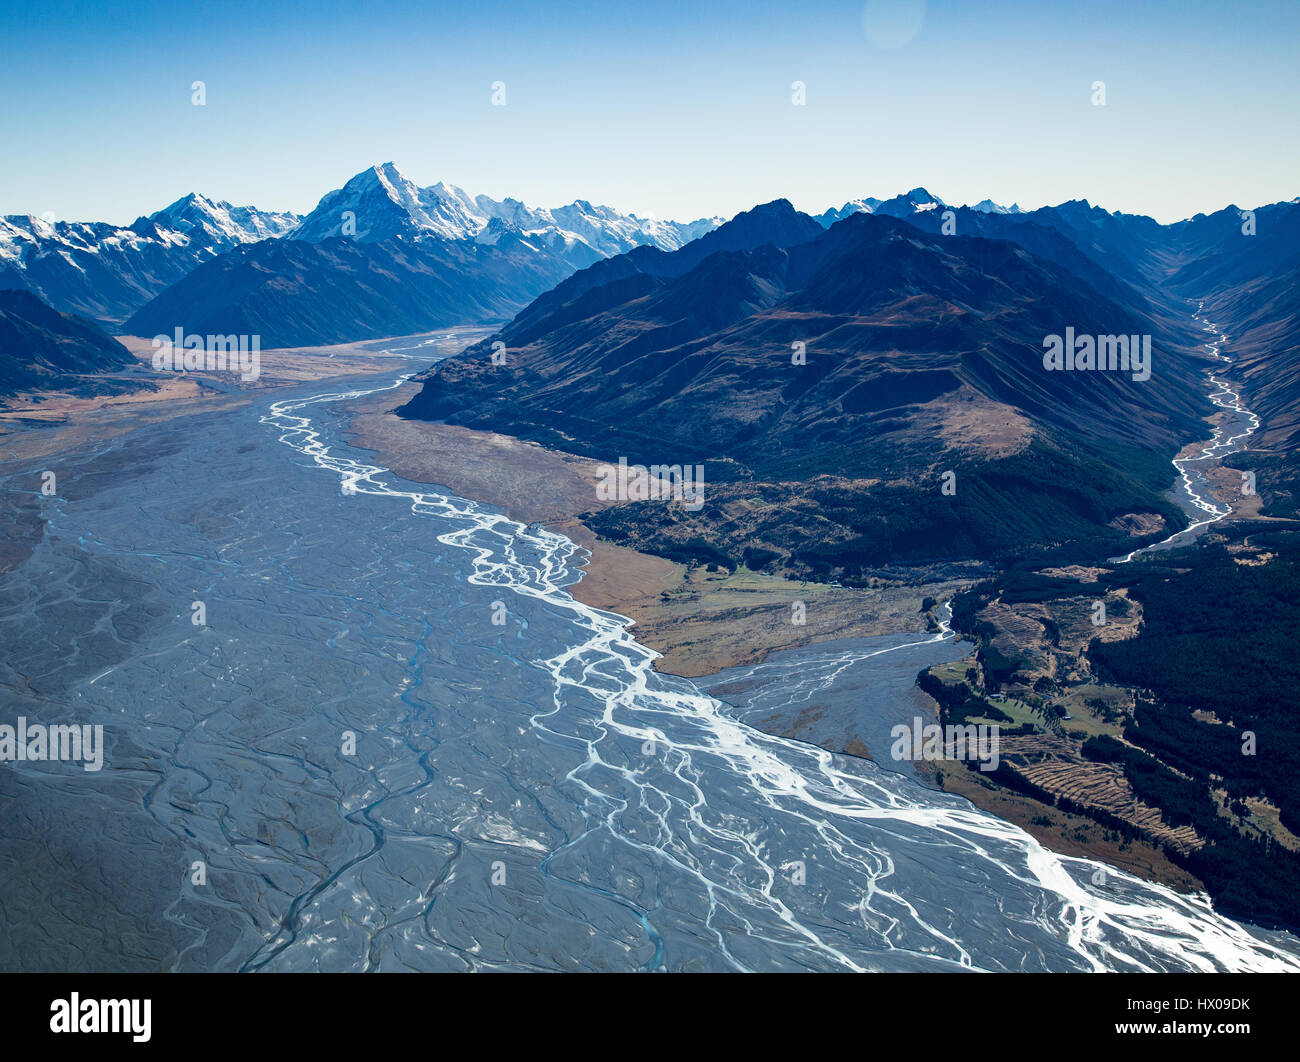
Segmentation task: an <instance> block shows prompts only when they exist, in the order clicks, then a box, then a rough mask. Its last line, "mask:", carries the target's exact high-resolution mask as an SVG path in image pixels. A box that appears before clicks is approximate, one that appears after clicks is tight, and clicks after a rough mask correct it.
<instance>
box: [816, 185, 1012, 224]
mask: <svg viewBox="0 0 1300 1062" xmlns="http://www.w3.org/2000/svg"><path fill="white" fill-rule="evenodd" d="M948 207H949V204H947V203H945V202H944V201H943V200H942V199H940V198H939V197H938V196H937V195H933V194H931V193H930V192H927V191H926V190H925V189H924V188H913V189H912V190H911V191H910V192H906V193H904V194H903V195H896V196H894V198H893V199H871V198H868V199H853V200H850V201H849V202H847V203H845V204H844V205H843V206H842V207H840V208H839V209H838V210H836V209H835V208H834V207H832V208H831V209H830V210H827V211H826V212H825V213H822V214H818V215H817V220H818V221H820V222H821V223H822V225H823V226H824V227H825V228H830V227H831V226H832V225H834V224H835V223H836V222H837V221H843V220H844V219H845V218H847V217H848V216H849V215H851V214H887V215H889V216H890V217H894V218H903V219H905V220H914V219H915V218H916V217H917V215H919V214H928V213H931V212H936V213H937V214H942V213H943V211H944V210H946V209H948ZM964 209H967V210H974V211H976V212H977V213H980V214H1020V213H1023V211H1021V209H1020V207H1019V206H1017V205H1016V204H1015V203H1012V204H1011V206H1009V207H1006V206H1002V205H1000V204H998V203H995V202H993V200H992V199H985V200H984V201H983V202H980V203H977V204H975V206H972V207H966V208H964Z"/></svg>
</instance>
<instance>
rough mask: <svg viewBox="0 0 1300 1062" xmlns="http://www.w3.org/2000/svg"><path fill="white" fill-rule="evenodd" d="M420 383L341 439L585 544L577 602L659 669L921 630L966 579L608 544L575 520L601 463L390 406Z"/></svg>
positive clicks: (375, 407) (362, 415)
mask: <svg viewBox="0 0 1300 1062" xmlns="http://www.w3.org/2000/svg"><path fill="white" fill-rule="evenodd" d="M417 390H418V385H416V384H405V385H403V386H402V387H401V388H398V389H397V390H396V391H387V392H384V393H383V394H380V395H374V396H371V397H369V398H366V399H361V400H359V401H355V402H353V403H351V405H350V407H349V408H350V410H351V412H352V414H353V416H352V419H351V421H350V423H349V425H348V440H349V442H350V443H351V444H352V445H353V446H356V447H358V448H360V449H363V450H368V451H370V452H372V453H374V454H375V455H376V461H377V463H379V464H382V465H384V466H385V467H387V468H391V469H392V470H393V471H394V472H395V473H397V474H398V475H399V476H402V477H403V478H404V479H408V480H411V481H412V482H415V483H427V484H436V485H439V486H443V487H446V488H448V489H449V490H451V491H452V492H454V493H455V494H457V495H459V496H460V497H464V498H470V499H473V500H475V501H479V502H483V503H485V504H488V505H493V506H496V507H498V508H501V509H503V510H504V511H505V512H506V513H508V514H509V515H510V516H511V517H512V518H513V519H516V520H519V521H522V522H525V523H541V524H545V525H546V526H548V527H551V528H553V529H554V530H556V531H559V532H560V533H562V534H564V535H566V536H567V537H569V538H571V539H572V540H573V541H575V542H577V543H578V544H579V545H581V546H583V547H584V548H585V549H587V550H588V552H589V553H590V559H589V560H588V562H587V564H586V568H585V572H584V575H583V578H582V580H581V581H580V582H578V583H577V584H576V585H575V586H573V587H571V588H570V592H571V593H572V594H573V596H574V597H575V598H576V599H577V600H579V601H581V602H582V603H583V604H586V605H591V606H593V607H595V608H602V609H606V610H608V611H611V612H617V613H619V614H620V615H623V616H627V617H628V618H629V619H630V620H632V622H633V624H634V625H635V631H636V638H637V641H639V642H640V643H641V644H642V645H645V646H648V647H649V648H651V649H653V650H654V651H655V652H656V653H659V654H661V655H660V657H659V659H658V660H656V662H655V667H656V669H657V670H659V671H664V672H669V673H672V674H676V675H682V676H684V677H686V678H699V677H702V676H705V675H712V674H716V673H717V672H719V671H722V670H724V669H726V668H733V667H740V666H744V665H747V664H753V663H757V662H758V661H760V660H762V659H764V658H765V657H766V656H767V655H768V654H770V653H772V652H776V651H779V650H785V649H796V648H800V647H803V646H807V645H813V644H817V643H819V642H824V641H828V640H831V639H839V638H865V637H873V636H877V635H882V634H896V633H909V632H920V631H924V630H925V629H926V628H927V620H926V617H925V616H924V615H923V614H922V610H921V605H922V603H923V601H924V600H925V598H927V597H932V598H935V599H938V600H942V599H944V598H946V597H948V596H950V595H951V594H952V593H953V592H955V591H956V590H957V589H959V588H960V587H962V586H965V585H967V581H965V580H954V579H945V580H938V581H935V582H931V583H926V584H924V585H919V586H882V587H879V588H872V589H849V588H847V587H837V586H832V585H830V584H826V583H813V582H801V581H794V580H789V579H782V578H777V577H769V576H766V575H762V574H759V573H756V572H751V571H748V570H747V569H744V568H741V569H739V570H737V571H735V572H727V571H725V570H718V571H709V570H708V569H707V568H706V567H704V566H698V567H694V568H688V567H687V566H686V565H684V564H679V563H676V562H674V561H670V560H667V559H665V558H663V557H657V556H653V555H651V554H648V553H641V552H638V551H636V550H633V549H629V548H627V547H624V546H620V545H617V544H614V543H611V542H607V541H605V540H603V539H600V538H598V537H597V536H596V535H595V534H594V533H593V532H592V531H591V530H590V528H588V527H587V526H586V524H585V523H584V522H583V520H582V518H581V517H582V514H584V513H590V512H594V511H597V510H600V509H603V508H606V507H608V506H609V505H610V504H611V503H610V502H606V501H602V500H601V499H599V498H598V497H597V495H596V484H597V481H598V469H599V468H600V464H601V463H600V462H598V461H596V460H594V459H591V458H587V457H580V456H577V455H574V454H567V453H562V452H560V451H556V450H550V449H547V448H545V447H542V446H540V445H538V444H537V443H533V442H526V441H523V440H520V439H515V438H511V437H509V436H504V435H497V434H495V433H492V432H482V431H473V430H471V429H468V428H463V427H459V426H456V425H449V424H439V423H433V422H427V421H413V420H405V419H403V418H401V417H397V416H395V415H394V414H392V413H391V412H390V410H392V409H394V408H396V407H397V406H399V405H401V404H402V403H403V402H405V401H406V400H408V399H409V397H410V396H411V395H413V394H414V393H415V392H416V391H417ZM837 751H842V750H837Z"/></svg>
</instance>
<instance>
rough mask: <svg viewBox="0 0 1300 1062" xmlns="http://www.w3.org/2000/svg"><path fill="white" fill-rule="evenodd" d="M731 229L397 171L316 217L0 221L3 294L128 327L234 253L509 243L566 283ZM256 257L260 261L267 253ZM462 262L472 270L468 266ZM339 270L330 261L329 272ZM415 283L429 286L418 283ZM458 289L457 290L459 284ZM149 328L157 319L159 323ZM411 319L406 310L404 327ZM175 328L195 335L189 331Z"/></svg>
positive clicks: (275, 257)
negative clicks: (260, 248)
mask: <svg viewBox="0 0 1300 1062" xmlns="http://www.w3.org/2000/svg"><path fill="white" fill-rule="evenodd" d="M347 215H350V216H351V218H352V221H351V222H349V221H348V217H347ZM721 221H722V219H721V218H702V219H700V220H698V221H693V222H689V223H685V224H679V223H677V222H672V221H658V220H654V219H646V218H638V217H637V216H635V215H633V214H624V213H621V212H620V211H617V210H614V209H613V208H611V207H605V206H593V205H592V204H590V203H588V202H586V201H585V200H578V201H576V202H574V203H571V204H569V205H568V206H564V207H559V208H556V209H555V210H535V209H532V208H529V207H527V206H526V205H525V204H523V203H521V202H519V201H518V200H514V199H506V200H502V201H500V202H498V201H496V200H493V199H491V198H489V197H487V196H482V195H480V196H470V195H469V194H468V193H466V192H464V191H462V190H461V189H459V188H456V187H455V186H453V185H449V184H445V183H439V184H436V185H432V186H430V187H428V188H418V187H416V185H415V184H413V183H412V182H411V181H410V180H408V179H407V178H406V177H405V176H403V175H402V173H401V172H400V171H399V170H398V169H397V167H396V166H394V165H393V164H392V163H391V162H390V163H385V164H383V165H380V166H372V167H370V168H369V169H366V170H363V171H362V172H361V173H359V174H357V175H356V176H355V177H353V178H352V179H351V180H349V181H348V182H347V183H346V184H345V185H344V186H343V187H342V188H340V189H337V190H335V191H332V192H329V193H327V194H326V195H325V196H324V197H322V199H321V201H320V203H319V204H318V205H317V207H316V209H315V210H313V211H312V212H311V213H310V214H308V215H306V216H305V217H300V216H298V215H296V214H292V213H273V212H266V211H261V210H258V209H256V208H254V207H235V206H231V205H230V204H229V203H224V202H214V201H212V200H210V199H207V198H205V197H203V196H201V195H194V194H191V195H187V196H185V197H184V198H182V199H179V200H177V201H176V202H175V203H173V204H171V205H170V206H168V207H165V208H164V209H162V210H160V211H158V212H156V213H154V214H151V215H149V216H147V217H142V218H139V219H137V220H136V221H135V222H133V223H132V224H131V225H129V226H125V227H122V226H115V225H110V224H106V223H100V222H67V221H56V220H53V219H47V218H35V217H30V216H10V217H5V218H3V219H0V287H6V288H22V289H25V290H28V291H31V292H32V293H34V294H36V295H39V296H40V297H41V298H42V299H43V300H45V301H46V302H48V303H50V304H51V305H53V306H54V307H56V308H57V309H60V310H63V311H67V312H73V313H79V314H83V315H86V316H89V317H93V318H95V319H97V320H99V321H101V322H103V323H105V324H109V325H113V326H120V325H121V324H122V323H123V322H124V321H125V320H126V319H127V318H129V317H131V316H132V315H133V314H135V313H136V312H137V311H139V310H141V309H143V308H144V307H145V306H147V304H149V303H150V302H151V301H152V300H153V299H154V298H156V297H157V296H159V295H162V294H163V293H164V292H165V291H166V290H167V289H168V288H169V287H171V286H172V285H174V284H176V283H178V282H181V281H183V280H184V279H185V278H186V277H188V276H189V275H190V274H191V273H192V272H193V271H194V270H195V269H196V268H198V267H199V266H200V265H203V264H205V263H207V262H210V261H212V260H214V259H217V258H219V257H220V256H222V255H224V254H226V253H228V252H231V251H235V250H240V251H242V252H243V254H242V255H241V260H244V261H247V260H248V257H247V256H248V255H249V253H250V252H248V251H247V250H246V248H248V247H250V246H256V245H258V244H260V243H264V242H266V241H272V240H275V241H278V240H292V241H301V242H304V243H308V244H320V243H324V242H327V241H329V240H331V239H338V238H347V237H355V239H356V240H357V242H360V243H382V242H384V241H386V240H389V239H393V238H396V237H404V238H406V239H408V240H419V241H424V240H441V241H445V242H450V243H471V242H472V243H478V244H483V245H489V246H492V245H497V244H499V243H501V241H502V240H505V241H506V242H507V244H513V245H514V246H516V247H517V248H518V249H520V250H521V251H527V252H529V253H530V254H531V255H532V256H533V257H534V258H536V259H543V260H545V261H543V262H536V261H535V262H532V263H529V264H526V265H523V266H522V267H521V268H522V269H523V271H524V272H525V273H540V274H542V275H545V276H548V277H549V276H554V277H555V278H556V279H558V278H559V276H560V275H562V274H567V273H569V272H572V271H573V270H574V269H577V268H581V267H582V266H585V265H589V264H591V263H592V262H594V261H596V260H598V259H599V258H602V257H605V256H607V255H611V254H618V253H620V252H622V251H625V250H628V249H630V248H632V247H635V246H638V245H640V244H651V245H653V246H657V247H662V248H665V249H668V250H673V249H676V248H678V247H681V246H682V245H683V244H685V243H688V242H690V241H691V240H693V239H694V238H696V237H697V236H699V235H702V234H703V233H705V232H707V231H709V230H710V229H712V228H714V227H716V226H717V225H718V224H719V223H720V222H721ZM251 253H252V257H253V258H254V259H256V258H257V256H258V254H259V253H260V252H251ZM266 253H267V254H268V263H269V264H268V265H266V266H264V269H270V268H273V267H274V266H273V263H275V262H277V261H280V260H282V256H281V255H280V254H278V253H277V252H275V251H273V250H271V251H267V252H266ZM435 257H436V255H435ZM453 257H454V258H456V259H457V261H460V262H463V261H464V260H465V258H466V255H464V254H462V255H455V256H453ZM301 258H302V256H301V255H299V256H297V257H296V258H295V260H296V261H300V260H301ZM328 261H329V260H328V258H327V259H323V260H322V262H323V264H328ZM409 279H411V280H412V282H418V280H419V277H418V275H416V276H413V277H411V278H409ZM448 283H449V284H450V285H451V286H453V287H454V286H455V285H456V281H451V280H449V281H448ZM275 288H276V285H271V290H269V291H267V292H264V293H263V294H264V297H265V298H267V299H270V298H272V297H273V292H274V290H275ZM539 290H540V289H535V288H531V287H528V286H527V285H524V286H523V287H521V289H520V290H519V291H518V292H515V293H512V294H513V308H516V309H517V308H518V307H519V306H521V305H523V304H524V303H525V302H527V301H528V299H529V298H531V297H532V296H533V295H536V294H538V293H539ZM213 295H214V293H211V292H209V293H208V298H207V299H206V300H205V306H206V307H208V313H209V314H211V313H214V312H225V313H228V315H229V317H230V318H231V320H238V319H241V318H244V317H247V316H248V314H249V311H248V309H247V307H245V306H242V305H240V306H231V307H229V308H225V307H222V306H220V305H219V304H220V300H219V299H217V298H214V297H213ZM181 304H185V296H184V293H181V295H178V296H172V297H170V298H169V299H168V300H167V301H166V302H165V303H164V306H167V307H177V306H178V305H181ZM185 305H187V308H188V304H185ZM306 312H307V308H303V310H302V311H301V312H297V313H294V312H293V311H292V310H290V316H299V317H301V316H304V315H305V313H306ZM150 316H151V317H156V316H157V314H156V313H153V312H151V315H150ZM401 316H402V313H401V311H400V309H399V311H398V312H397V313H396V315H395V320H396V318H400V317H401ZM361 317H362V318H363V319H364V318H365V317H366V315H365V314H362V315H361ZM172 324H173V325H175V324H181V325H182V326H185V327H188V324H187V323H186V322H181V321H173V322H172ZM427 327H435V325H433V324H430V325H428V326H427ZM164 330H165V329H164ZM222 330H224V331H233V330H234V329H225V328H223V329H222ZM388 334H392V333H391V332H389V333H388ZM357 338H363V337H362V336H361V335H359V334H353V333H350V332H345V333H342V334H335V335H333V336H332V337H331V339H330V340H329V341H331V342H334V341H341V340H344V339H357ZM291 341H292V342H295V343H296V342H297V341H298V340H297V339H293V340H291Z"/></svg>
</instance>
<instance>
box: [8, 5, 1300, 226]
mask: <svg viewBox="0 0 1300 1062" xmlns="http://www.w3.org/2000/svg"><path fill="white" fill-rule="evenodd" d="M900 5H901V7H900ZM918 14H920V15H923V17H920V18H918ZM917 26H919V30H918V31H917V32H916V33H915V35H914V36H912V37H911V39H910V40H907V41H903V40H901V39H900V33H898V32H892V33H891V29H893V30H898V29H900V28H901V29H903V30H906V29H908V28H909V27H913V28H914V27H917ZM905 35H906V34H902V36H905ZM0 39H2V40H3V42H4V43H3V50H4V60H5V61H4V62H3V63H0V98H2V99H3V101H4V107H3V109H2V110H0V143H3V145H4V147H5V164H4V166H3V167H0V213H4V214H28V213H31V214H38V215H39V214H42V213H45V212H47V211H49V212H53V213H54V214H55V215H57V216H58V217H61V218H70V219H74V220H106V221H113V222H118V223H126V222H130V221H132V220H133V219H134V218H136V217H137V216H139V215H140V214H144V213H149V212H151V211H153V210H156V209H158V208H160V207H162V206H164V205H165V204H167V203H169V202H171V201H173V200H175V199H177V198H179V197H180V196H182V195H184V194H185V193H187V192H190V191H198V192H202V193H204V194H205V195H208V196H211V197H213V198H216V199H225V200H228V201H230V202H233V203H238V204H245V203H252V204H255V205H257V206H259V207H262V208H263V209H277V210H296V211H299V212H305V211H307V210H310V209H311V208H312V207H313V206H315V204H316V201H317V200H318V199H319V197H320V196H321V195H323V194H324V193H325V192H326V191H328V190H330V189H332V188H336V187H338V186H339V185H341V184H342V183H343V182H344V181H345V180H346V179H347V178H348V177H350V176H352V175H353V174H354V173H356V172H358V171H359V170H361V169H364V168H365V167H366V166H369V165H371V164H373V163H376V162H385V161H389V160H392V161H394V162H396V163H397V164H398V166H399V167H400V168H401V169H402V170H403V171H404V172H405V173H406V174H407V176H409V177H410V178H411V179H412V180H414V181H416V182H417V183H418V184H421V185H425V184H432V183H434V182H436V181H438V180H446V181H449V182H451V183H453V184H458V185H460V186H462V187H464V188H466V189H467V190H468V191H470V192H473V193H479V192H484V193H487V194H488V195H491V196H493V197H495V198H503V197H505V196H514V197H516V198H519V199H523V200H524V201H525V202H527V203H529V204H530V205H535V206H556V205H559V204H561V203H566V202H569V201H571V200H573V199H575V198H583V199H589V200H592V201H593V202H598V203H608V204H610V205H612V206H616V207H618V208H619V209H622V210H627V211H633V212H636V213H638V214H644V215H657V216H660V217H671V218H676V219H682V220H684V219H689V218H695V217H700V216H704V215H711V214H722V215H727V216H730V215H732V214H734V213H736V212H737V211H739V210H743V209H747V208H748V207H750V206H753V205H754V204H755V203H759V202H765V201H767V200H770V199H774V198H777V197H780V196H784V197H786V198H788V199H790V200H791V201H792V202H793V203H794V204H795V205H796V206H797V207H799V208H800V209H803V210H808V211H810V212H820V211H822V210H824V209H826V208H827V207H828V206H832V205H834V206H839V205H841V204H843V203H844V202H845V201H846V200H849V199H853V198H859V197H863V196H869V195H870V196H877V197H882V198H883V197H888V196H891V195H895V194H897V193H899V192H902V191H905V190H907V189H909V188H912V187H914V186H917V185H924V186H925V187H926V188H928V189H929V190H930V191H931V192H934V193H936V194H937V195H939V196H941V197H943V198H944V199H945V200H946V201H948V202H952V203H974V202H977V201H978V200H980V199H983V198H985V197H986V196H987V197H990V198H992V199H994V200H996V201H998V202H1002V203H1011V202H1013V201H1015V202H1019V203H1020V204H1021V205H1022V206H1024V207H1035V206H1041V205H1043V204H1047V203H1058V202H1061V201H1062V200H1066V199H1072V198H1087V199H1089V200H1091V201H1092V202H1095V203H1100V204H1101V205H1103V206H1105V207H1107V208H1108V209H1111V210H1124V211H1131V212H1137V213H1144V214H1150V215H1152V216H1154V217H1156V218H1158V219H1159V220H1161V221H1172V220H1176V219H1178V218H1182V217H1188V216H1190V215H1192V214H1195V213H1198V212H1202V211H1211V210H1216V209H1218V208H1220V207H1223V206H1226V205H1227V204H1229V203H1236V204H1237V205H1239V206H1257V205H1260V204H1263V203H1269V202H1275V201H1277V200H1280V199H1290V198H1293V197H1294V196H1296V195H1297V194H1300V179H1298V177H1300V136H1298V134H1297V130H1298V129H1300V123H1298V122H1297V119H1296V106H1297V103H1300V62H1297V60H1296V58H1295V57H1296V55H1297V54H1298V53H1300V3H1296V2H1294V0H1287V2H1259V3H1238V4H1205V3H1199V2H1197V0H1188V2H1184V3H1175V2H1166V0H1155V2H1142V0H1124V2H1111V0H1099V2H1092V3H1056V2H1053V0H1048V2H1044V3H1020V2H1012V3H999V2H996V0H991V2H989V3H977V2H970V3H961V2H955V0H931V2H929V3H928V4H922V3H920V0H872V2H871V3H863V2H853V3H841V2H822V0H809V2H795V0H791V2H788V3H762V2H753V3H731V2H721V3H707V2H703V0H700V2H694V3H675V2H656V3H649V4H636V5H634V4H620V3H610V2H603V3H587V2H583V0H578V2H569V3H565V4H563V5H556V6H554V7H551V6H549V5H533V4H504V3H492V2H487V3H456V4H443V3H438V2H433V3H410V2H391V0H390V2H386V0H367V2H365V3H343V2H337V0H336V2H329V0H326V2H323V3H312V4H293V3H250V4H242V3H205V2H194V3H190V2H187V3H183V4H176V3H174V2H169V3H153V2H141V3H131V4H128V3H94V2H90V3H85V2H82V3H67V2H60V0H56V2H45V3H38V4H31V3H21V4H20V3H16V2H14V0H4V7H3V9H2V11H0ZM882 44H883V45H884V46H882ZM196 80H202V81H204V82H206V85H207V106H205V107H195V106H192V104H191V102H190V96H191V90H190V86H191V83H192V82H194V81H196ZM498 80H499V81H504V82H505V84H506V101H507V102H506V106H504V107H494V106H492V105H491V100H490V96H491V85H492V83H493V82H494V81H498ZM795 80H800V81H803V82H804V83H805V84H806V85H807V104H806V106H802V107H797V106H794V105H792V103H791V82H793V81H795ZM1094 81H1104V82H1105V83H1106V95H1107V104H1106V106H1104V107H1097V106H1094V105H1093V104H1092V102H1091V98H1092V84H1093V82H1094Z"/></svg>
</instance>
